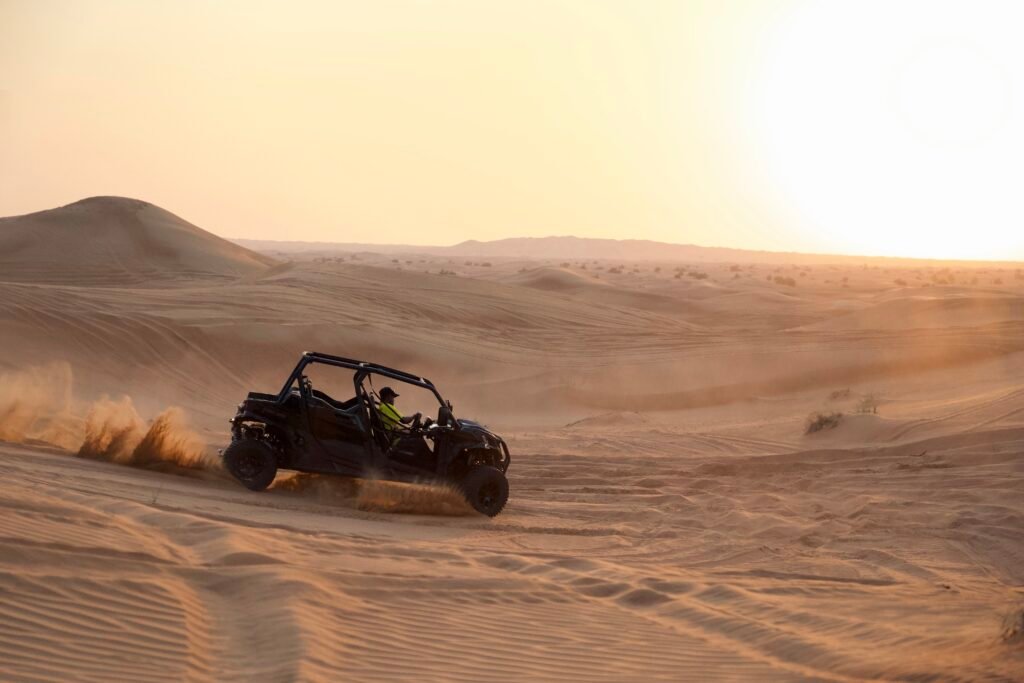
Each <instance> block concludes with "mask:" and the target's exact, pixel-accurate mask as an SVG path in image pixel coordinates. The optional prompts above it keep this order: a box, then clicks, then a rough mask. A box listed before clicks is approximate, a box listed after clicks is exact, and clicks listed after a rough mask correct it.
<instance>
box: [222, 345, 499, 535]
mask: <svg viewBox="0 0 1024 683" xmlns="http://www.w3.org/2000/svg"><path fill="white" fill-rule="evenodd" d="M312 364H324V365H329V366H334V367H339V368H345V369H348V370H352V371H353V372H354V374H353V376H352V381H353V384H354V387H353V389H354V391H355V395H354V396H352V397H351V398H348V399H346V400H344V401H339V400H337V399H335V398H333V397H331V396H328V395H327V394H326V393H324V392H323V391H320V390H319V389H316V388H315V387H314V386H313V383H312V382H311V381H310V379H309V378H308V377H307V376H306V373H305V371H306V369H307V368H308V367H309V366H310V365H312ZM375 377H376V378H378V381H380V379H379V378H382V377H383V378H387V379H388V380H394V381H397V382H402V383H405V384H409V385H413V386H416V387H419V388H421V389H425V390H427V391H429V392H430V393H432V394H433V395H434V397H435V398H436V399H437V402H438V411H437V419H436V420H435V419H432V418H429V417H428V418H427V419H426V420H425V421H422V422H421V421H420V419H419V418H418V417H417V418H416V419H415V420H414V421H413V423H412V424H411V425H409V426H407V427H406V426H402V427H400V428H392V429H387V428H386V427H385V425H384V422H383V421H382V419H381V416H380V413H379V410H378V405H379V401H380V397H379V396H378V395H377V392H376V391H375V390H374V388H373V380H374V378H375ZM231 437H232V440H231V444H230V445H228V447H227V448H225V449H224V450H223V451H222V457H223V459H224V466H225V468H226V469H227V470H228V472H230V473H231V474H232V476H234V477H235V478H236V479H238V481H240V482H241V483H242V484H244V485H245V486H246V487H248V488H250V489H252V490H253V491H262V490H264V489H266V488H267V487H268V486H270V484H271V482H273V481H274V476H275V475H276V474H277V471H278V470H279V469H284V470H295V471H298V472H316V473H321V474H337V475H343V476H350V477H367V476H373V477H377V478H383V479H389V480H396V481H421V482H422V481H445V482H450V483H452V484H454V485H455V486H457V487H458V488H459V489H460V490H461V491H462V492H463V494H464V495H465V496H466V500H467V501H468V502H469V503H470V505H472V506H473V507H474V508H475V509H476V510H477V511H479V512H481V513H483V514H485V515H488V516H490V517H493V516H494V515H496V514H498V513H499V512H501V510H502V508H503V507H504V506H505V503H506V501H507V500H508V492H509V489H508V480H507V479H506V478H505V473H506V472H507V471H508V467H509V464H510V462H511V458H510V456H509V451H508V446H507V445H506V444H505V441H504V439H502V438H501V437H499V436H497V435H496V434H494V433H493V432H491V431H489V430H487V429H486V428H484V427H483V426H482V425H480V424H478V423H476V422H472V421H470V420H460V419H456V418H455V416H454V415H453V413H452V404H451V403H450V402H448V401H445V400H444V399H443V398H442V397H441V394H440V393H439V392H438V390H437V388H436V387H435V386H434V384H433V383H432V382H430V381H429V380H426V379H424V378H422V377H417V376H416V375H413V374H410V373H407V372H402V371H401V370H395V369H393V368H388V367H384V366H383V365H377V364H375V363H368V362H365V361H358V360H352V359H350V358H342V357H339V356H331V355H328V354H325V353H314V352H309V351H307V352H305V353H303V354H302V357H301V358H300V359H299V362H298V364H297V365H296V366H295V369H294V370H292V373H291V375H289V376H288V380H287V381H286V382H285V383H284V386H283V387H282V388H281V391H279V392H278V393H277V394H261V393H256V392H251V393H249V395H248V396H247V397H246V399H245V400H244V401H242V402H241V403H240V404H239V405H238V412H237V413H236V414H235V416H234V417H233V418H231Z"/></svg>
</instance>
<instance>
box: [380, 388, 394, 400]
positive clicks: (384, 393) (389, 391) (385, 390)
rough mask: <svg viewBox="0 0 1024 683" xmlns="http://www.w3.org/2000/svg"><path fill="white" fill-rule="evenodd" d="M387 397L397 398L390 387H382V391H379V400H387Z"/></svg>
mask: <svg viewBox="0 0 1024 683" xmlns="http://www.w3.org/2000/svg"><path fill="white" fill-rule="evenodd" d="M388 396H390V397H391V398H398V394H396V393H395V390H394V389H392V388H391V387H384V388H383V389H381V390H380V397H381V398H387V397H388Z"/></svg>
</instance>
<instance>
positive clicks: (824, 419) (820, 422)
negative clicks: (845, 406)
mask: <svg viewBox="0 0 1024 683" xmlns="http://www.w3.org/2000/svg"><path fill="white" fill-rule="evenodd" d="M842 419H843V414H842V413H811V414H810V415H808V416H807V425H806V427H805V428H804V434H814V433H815V432H820V431H824V430H826V429H835V428H836V427H837V426H839V422H840V421H842Z"/></svg>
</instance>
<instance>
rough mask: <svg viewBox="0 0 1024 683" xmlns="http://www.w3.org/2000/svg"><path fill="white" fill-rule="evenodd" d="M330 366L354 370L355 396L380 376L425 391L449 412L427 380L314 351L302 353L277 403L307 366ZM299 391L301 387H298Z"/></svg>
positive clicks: (380, 366) (385, 367) (448, 405)
mask: <svg viewBox="0 0 1024 683" xmlns="http://www.w3.org/2000/svg"><path fill="white" fill-rule="evenodd" d="M317 363H319V364H322V365H331V366H334V367H336V368H346V369H348V370H354V371H355V375H354V376H353V378H352V381H353V383H354V384H355V390H356V396H362V395H363V394H364V393H366V392H365V390H364V389H363V381H364V380H366V379H367V378H368V377H370V376H371V375H380V376H382V377H388V378H390V379H394V380H398V381H399V382H404V383H405V384H411V385H413V386H417V387H420V388H422V389H426V390H427V391H429V392H430V393H432V394H433V395H434V397H435V398H436V399H437V403H438V405H440V406H442V407H447V408H448V409H449V410H451V403H449V402H448V401H446V400H444V398H442V397H441V394H440V392H438V390H437V387H435V386H434V383H433V382H431V381H430V380H429V379H425V378H423V377H418V376H416V375H413V374H412V373H408V372H404V371H402V370H396V369H394V368H389V367H387V366H385V365H378V364H377V363H370V362H367V361H361V360H355V359H353V358H343V357H341V356H332V355H330V354H328V353H318V352H316V351H303V352H302V358H300V359H299V362H298V363H297V364H296V365H295V369H294V370H292V373H291V374H290V375H289V376H288V379H287V380H286V381H285V383H284V386H282V387H281V391H280V392H278V394H277V402H278V403H284V402H285V401H286V400H287V399H288V396H289V395H290V394H291V391H292V387H293V386H294V385H295V383H296V382H297V381H298V380H299V379H300V378H301V377H302V376H303V370H305V369H306V367H307V366H309V365H313V364H317ZM299 389H300V391H301V389H302V388H301V386H300V387H299Z"/></svg>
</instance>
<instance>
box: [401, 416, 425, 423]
mask: <svg viewBox="0 0 1024 683" xmlns="http://www.w3.org/2000/svg"><path fill="white" fill-rule="evenodd" d="M421 417H423V415H422V414H421V413H416V414H415V415H406V416H405V417H403V418H402V419H401V420H399V421H400V422H401V423H402V424H404V425H407V424H411V423H413V422H416V421H417V420H419V419H420V418H421Z"/></svg>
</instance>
